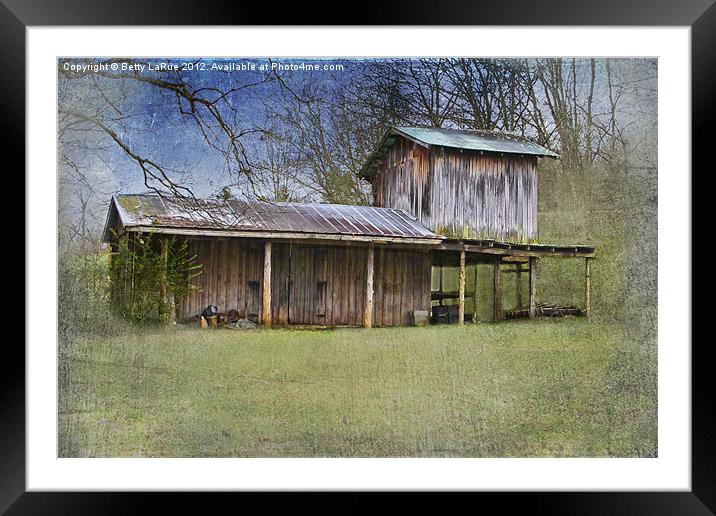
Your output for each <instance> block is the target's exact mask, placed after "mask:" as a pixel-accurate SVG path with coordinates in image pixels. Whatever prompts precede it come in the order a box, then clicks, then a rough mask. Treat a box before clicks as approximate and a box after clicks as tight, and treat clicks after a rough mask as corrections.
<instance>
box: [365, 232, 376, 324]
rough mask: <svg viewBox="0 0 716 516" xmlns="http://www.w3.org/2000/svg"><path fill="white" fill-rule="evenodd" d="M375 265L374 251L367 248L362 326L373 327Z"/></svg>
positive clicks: (371, 248) (371, 247)
mask: <svg viewBox="0 0 716 516" xmlns="http://www.w3.org/2000/svg"><path fill="white" fill-rule="evenodd" d="M374 263H375V249H374V248H373V246H372V245H371V246H370V247H368V262H367V268H366V281H365V306H364V308H363V326H365V327H366V328H372V327H373V265H374Z"/></svg>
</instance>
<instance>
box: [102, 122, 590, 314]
mask: <svg viewBox="0 0 716 516" xmlns="http://www.w3.org/2000/svg"><path fill="white" fill-rule="evenodd" d="M542 157H549V158H557V157H558V156H557V155H556V154H555V153H553V152H551V151H549V150H548V149H545V148H544V147H541V146H539V145H536V144H534V143H532V142H529V141H527V140H525V139H522V138H516V137H514V136H508V135H503V134H498V133H492V132H477V131H458V130H448V129H428V128H416V127H395V128H392V129H391V130H389V131H388V132H387V134H386V135H385V136H384V137H383V139H382V140H381V142H380V144H379V146H378V147H377V149H376V151H375V152H374V153H373V154H372V155H371V157H370V159H369V160H368V162H367V163H366V165H365V166H364V167H363V169H362V171H361V176H362V177H363V178H364V179H366V180H368V181H369V182H370V183H371V185H372V188H373V195H374V204H375V206H345V205H335V204H299V203H267V202H258V201H254V202H249V201H238V200H229V201H218V200H203V201H200V202H199V203H198V204H197V203H191V204H189V203H187V202H186V200H185V199H180V198H167V197H160V196H157V195H146V194H145V195H118V196H115V197H113V199H112V201H111V204H110V207H109V213H108V217H107V224H106V228H105V235H104V239H105V241H107V242H110V245H112V246H113V248H116V240H114V239H115V236H114V235H118V237H119V238H128V239H132V238H136V237H138V236H139V235H141V234H143V233H150V232H151V233H155V234H158V235H159V236H160V237H166V236H169V235H174V236H179V237H180V238H184V239H186V240H187V241H188V243H189V245H190V249H191V252H192V254H195V255H196V256H197V257H198V261H199V262H200V263H202V264H203V273H202V274H201V275H200V276H198V277H197V278H195V281H194V283H195V284H196V285H197V286H198V287H199V289H197V290H195V291H193V292H191V293H190V294H189V295H188V296H187V297H186V299H178V300H176V316H177V317H178V318H180V319H185V318H189V317H191V316H194V315H196V314H198V313H201V311H202V310H203V309H204V308H205V307H206V306H207V305H209V304H214V305H217V306H219V307H220V309H221V310H231V309H234V310H237V311H238V312H239V313H240V314H241V316H242V317H247V318H249V319H252V320H254V321H255V322H261V323H263V324H264V325H265V326H267V327H268V326H271V325H272V324H279V325H286V324H299V325H336V326H365V327H368V328H370V327H372V326H400V325H408V324H410V323H411V320H412V317H413V316H414V314H415V312H416V311H418V312H420V311H427V312H430V311H431V310H432V311H433V312H437V311H438V310H442V308H437V307H438V306H440V307H442V306H443V304H444V303H452V302H453V301H454V302H456V304H455V305H451V306H452V309H455V311H456V312H457V314H456V318H455V319H456V322H457V323H458V324H463V323H464V321H465V299H466V297H472V303H473V307H476V305H477V292H476V290H477V287H476V289H475V290H474V291H473V292H466V289H465V276H466V270H467V268H468V267H471V266H475V269H474V270H475V282H474V285H476V286H477V268H476V266H477V265H478V264H489V265H491V267H492V269H493V280H492V285H491V287H490V288H491V290H492V293H493V296H494V298H493V300H494V303H493V304H494V317H493V319H494V320H499V319H501V318H502V316H503V310H502V307H501V303H500V299H501V288H502V287H501V285H502V283H501V279H500V278H501V271H502V270H503V269H505V271H504V272H511V273H515V274H516V278H517V281H516V288H517V291H518V297H517V299H518V300H519V301H518V304H521V297H522V296H521V281H520V278H521V275H522V274H523V273H525V274H528V275H529V289H528V290H529V293H528V296H527V297H528V302H527V305H526V307H525V308H526V310H527V311H528V313H529V316H530V317H535V316H536V315H537V313H538V310H537V263H538V260H539V259H541V258H548V257H560V258H570V257H571V258H575V257H577V258H584V259H585V278H584V280H585V283H584V286H585V298H584V299H585V301H584V308H583V313H584V314H585V315H589V314H590V312H591V279H590V260H591V258H592V257H593V256H594V254H595V248H594V247H592V246H584V245H569V246H564V245H562V246H556V245H545V244H541V243H539V242H538V226H537V222H538V221H537V179H536V173H537V172H536V166H537V160H538V159H539V158H542ZM445 267H456V268H457V269H458V271H459V287H458V289H457V291H446V290H444V289H443V282H442V277H443V270H444V268H445ZM434 276H435V277H436V278H435V279H436V280H437V281H433V279H434V278H433V277H434ZM435 283H437V288H433V284H435ZM436 303H437V305H436V306H433V305H434V304H436ZM473 311H474V312H476V310H473Z"/></svg>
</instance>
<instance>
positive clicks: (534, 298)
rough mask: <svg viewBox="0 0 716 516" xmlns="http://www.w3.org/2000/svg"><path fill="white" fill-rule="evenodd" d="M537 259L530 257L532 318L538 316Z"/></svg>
mask: <svg viewBox="0 0 716 516" xmlns="http://www.w3.org/2000/svg"><path fill="white" fill-rule="evenodd" d="M537 260H538V258H530V319H534V318H535V317H537Z"/></svg>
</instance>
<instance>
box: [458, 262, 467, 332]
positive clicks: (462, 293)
mask: <svg viewBox="0 0 716 516" xmlns="http://www.w3.org/2000/svg"><path fill="white" fill-rule="evenodd" d="M458 290H459V291H460V301H459V302H460V305H459V307H458V312H457V323H458V324H465V250H464V249H463V250H462V251H460V287H459V289H458Z"/></svg>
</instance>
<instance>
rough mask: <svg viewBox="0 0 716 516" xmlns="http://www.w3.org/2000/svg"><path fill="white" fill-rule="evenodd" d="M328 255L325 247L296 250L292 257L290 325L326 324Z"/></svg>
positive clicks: (293, 250) (289, 281)
mask: <svg viewBox="0 0 716 516" xmlns="http://www.w3.org/2000/svg"><path fill="white" fill-rule="evenodd" d="M327 265H328V252H327V250H326V248H323V247H308V246H294V247H293V248H292V249H291V252H290V257H289V267H288V269H289V273H288V274H289V280H288V322H289V324H327V316H326V311H327V307H328V282H327V280H326V268H327Z"/></svg>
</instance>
